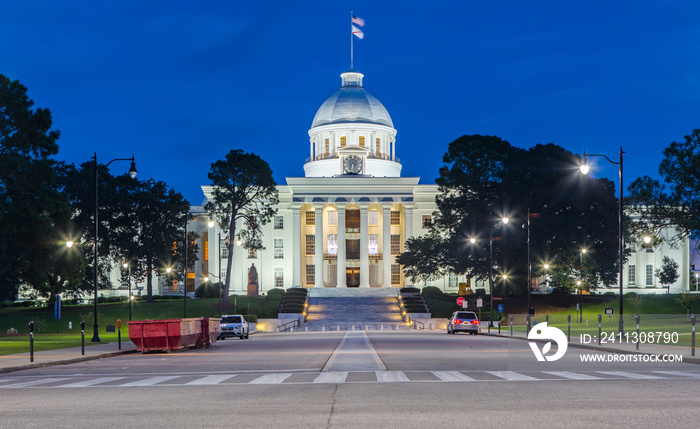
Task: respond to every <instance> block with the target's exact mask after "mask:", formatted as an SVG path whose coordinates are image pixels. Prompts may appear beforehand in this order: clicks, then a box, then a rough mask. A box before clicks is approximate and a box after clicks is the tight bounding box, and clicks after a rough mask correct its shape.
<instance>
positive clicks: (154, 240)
mask: <svg viewBox="0 0 700 429" xmlns="http://www.w3.org/2000/svg"><path fill="white" fill-rule="evenodd" d="M114 195H115V201H114V206H113V214H112V216H113V218H112V219H110V227H111V228H112V229H113V231H112V237H113V239H112V241H113V247H114V253H113V255H114V256H116V257H117V258H118V259H119V260H121V261H128V262H129V263H130V264H131V275H132V277H133V279H134V281H143V280H144V279H145V280H146V294H147V298H146V299H147V301H149V302H150V301H153V284H152V279H153V273H154V271H156V270H158V268H159V267H158V265H160V266H161V267H162V268H165V267H166V266H167V267H170V268H172V269H174V270H175V271H176V274H174V276H175V277H176V278H178V279H180V280H181V281H183V282H186V279H184V278H183V277H182V273H184V261H183V256H184V252H182V251H181V249H184V241H185V239H184V234H185V223H186V221H187V220H189V218H188V214H189V208H190V203H189V202H188V201H187V200H186V199H185V198H184V197H183V196H182V194H180V193H178V192H175V190H174V189H173V188H170V187H168V186H167V185H166V184H165V183H164V182H161V181H155V180H153V179H148V180H137V179H132V178H131V177H128V175H123V176H119V177H117V178H116V180H115V192H114ZM196 238H197V236H196V234H195V233H193V232H191V231H188V240H187V245H188V252H187V259H188V261H187V266H188V269H189V268H191V267H192V266H193V265H194V261H196V260H197V259H198V258H197V252H198V247H197V245H196V244H195V242H196ZM185 287H186V284H185Z"/></svg>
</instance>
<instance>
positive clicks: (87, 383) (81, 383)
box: [61, 377, 126, 387]
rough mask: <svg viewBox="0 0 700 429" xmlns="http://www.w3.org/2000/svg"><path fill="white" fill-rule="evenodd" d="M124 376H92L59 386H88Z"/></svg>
mask: <svg viewBox="0 0 700 429" xmlns="http://www.w3.org/2000/svg"><path fill="white" fill-rule="evenodd" d="M123 378H126V377H101V378H93V379H90V380H83V381H78V382H75V383H70V384H64V385H62V386H61V387H89V386H94V385H96V384H102V383H109V382H110V381H117V380H121V379H123Z"/></svg>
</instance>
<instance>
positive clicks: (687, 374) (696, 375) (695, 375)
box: [653, 371, 700, 378]
mask: <svg viewBox="0 0 700 429" xmlns="http://www.w3.org/2000/svg"><path fill="white" fill-rule="evenodd" d="M653 372H656V373H659V374H667V375H676V376H679V377H691V378H700V372H683V371H653Z"/></svg>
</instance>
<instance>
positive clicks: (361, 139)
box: [360, 136, 365, 147]
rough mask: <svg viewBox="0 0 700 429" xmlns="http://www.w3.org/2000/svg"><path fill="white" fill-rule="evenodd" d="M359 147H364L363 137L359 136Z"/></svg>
mask: <svg viewBox="0 0 700 429" xmlns="http://www.w3.org/2000/svg"><path fill="white" fill-rule="evenodd" d="M360 147H365V137H364V136H360Z"/></svg>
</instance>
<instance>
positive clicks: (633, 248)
mask: <svg viewBox="0 0 700 429" xmlns="http://www.w3.org/2000/svg"><path fill="white" fill-rule="evenodd" d="M627 246H628V247H629V249H630V252H632V253H634V252H636V251H637V243H635V242H634V241H633V242H631V243H628V244H627Z"/></svg>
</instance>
